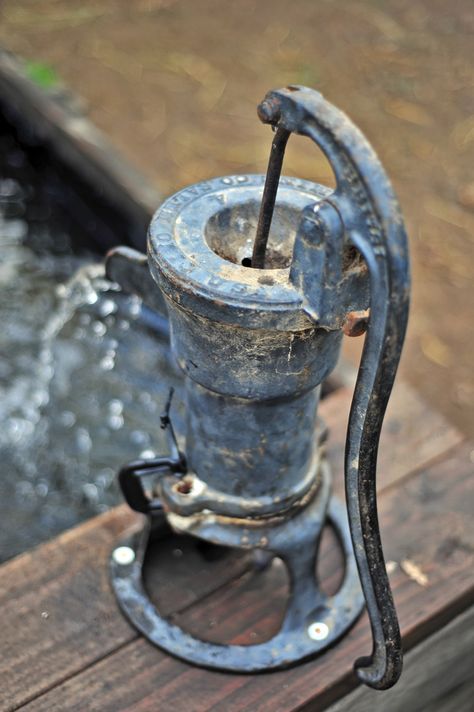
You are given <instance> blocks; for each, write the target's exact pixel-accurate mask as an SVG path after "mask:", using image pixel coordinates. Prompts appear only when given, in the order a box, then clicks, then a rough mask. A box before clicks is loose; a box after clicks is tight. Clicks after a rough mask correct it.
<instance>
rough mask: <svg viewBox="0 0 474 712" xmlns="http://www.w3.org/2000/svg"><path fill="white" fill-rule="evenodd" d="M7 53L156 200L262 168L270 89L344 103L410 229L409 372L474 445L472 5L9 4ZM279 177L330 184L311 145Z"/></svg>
mask: <svg viewBox="0 0 474 712" xmlns="http://www.w3.org/2000/svg"><path fill="white" fill-rule="evenodd" d="M0 43H1V44H2V45H3V46H5V47H6V48H7V49H11V50H13V51H14V52H17V53H18V54H20V55H22V56H23V57H25V58H26V59H29V60H31V61H35V62H41V63H46V64H47V65H50V66H51V67H52V68H54V70H55V72H56V73H57V74H58V75H59V76H60V77H61V79H62V80H64V82H65V83H66V84H67V85H69V86H70V87H71V88H72V89H73V90H74V91H75V92H77V93H78V94H79V95H81V96H82V97H84V99H85V100H86V103H87V107H88V113H89V115H90V117H91V119H92V120H93V121H94V122H95V123H96V124H97V125H98V126H99V127H100V128H101V129H102V130H104V131H105V132H106V133H107V134H108V135H109V136H110V137H111V139H112V141H113V142H114V143H115V145H116V146H117V147H118V148H119V149H120V150H121V151H122V152H123V153H124V154H125V155H126V156H128V158H129V159H130V160H131V161H132V162H134V163H135V164H136V165H137V166H138V167H139V168H140V169H141V170H142V171H143V172H144V173H145V174H147V175H148V176H149V177H150V178H151V180H152V181H153V182H154V183H155V185H157V187H158V188H159V190H160V191H161V193H162V194H163V195H166V194H169V193H171V192H173V191H175V190H176V189H178V188H180V187H182V186H184V185H185V184H188V183H190V182H195V181H198V180H202V179H205V178H209V177H212V176H215V175H222V174H226V173H234V172H235V173H239V172H263V171H264V170H265V167H266V160H267V155H268V150H269V146H270V140H271V135H270V133H269V129H268V128H267V127H264V126H262V125H261V124H260V123H259V121H258V120H257V118H256V113H255V107H256V104H257V103H258V101H260V100H261V99H262V98H263V95H264V94H265V92H266V91H267V90H268V89H270V88H276V87H280V86H283V85H285V84H287V83H297V84H307V85H309V86H312V87H315V88H317V89H318V90H319V91H321V92H322V93H323V94H324V95H325V96H326V98H327V99H329V100H330V101H331V102H333V103H334V104H336V105H337V106H339V107H340V108H342V109H343V110H344V111H345V112H346V113H347V114H349V116H350V117H351V118H352V119H353V121H354V122H355V123H356V124H357V125H358V126H359V127H360V128H361V129H362V130H363V131H364V132H365V134H366V136H367V137H368V139H369V141H370V142H371V143H372V144H373V145H374V147H375V148H376V150H377V152H378V154H379V156H380V158H381V159H382V162H383V163H384V166H385V168H386V170H387V172H388V174H389V175H390V177H391V179H392V181H393V183H394V186H395V189H396V191H397V193H398V196H399V199H400V202H401V204H402V208H403V212H404V214H405V218H406V222H407V228H408V232H409V237H410V242H411V250H412V259H413V306H412V312H411V320H410V324H409V333H408V341H407V348H406V350H405V354H404V357H403V362H402V367H401V371H402V374H403V376H404V378H405V379H407V380H408V381H409V382H411V383H412V384H413V385H414V386H415V387H416V388H417V389H418V390H420V391H421V392H422V393H423V394H424V396H425V397H426V398H427V399H428V400H429V401H430V402H431V403H432V404H433V405H434V406H436V407H437V408H438V409H440V410H441V411H443V412H444V413H445V414H447V416H448V417H449V418H450V419H451V420H452V421H454V422H455V423H457V424H458V426H460V428H461V429H462V430H464V431H465V432H467V433H470V434H471V435H472V434H474V409H473V406H472V403H473V400H474V382H473V378H472V357H473V351H474V328H473V320H474V313H473V312H474V309H473V307H474V299H473V281H474V280H473V271H474V259H473V258H474V246H473V233H474V3H473V2H472V0H451V1H450V2H446V0H422V1H415V0H392V1H391V2H376V1H375V0H373V1H367V2H357V1H355V2H352V1H350V0H292V1H290V0H272V1H270V0H268V1H267V0H260V2H258V0H227V1H226V0H221V1H220V2H219V1H218V0H134V1H131V0H90V1H88V2H82V1H79V0H41V2H38V1H37V0H30V1H25V0H3V3H2V5H1V8H0ZM284 172H286V173H287V174H291V175H299V176H302V177H305V178H309V179H313V180H316V181H320V182H326V183H331V182H332V174H331V171H330V169H329V166H328V164H327V163H326V161H325V159H324V157H323V156H321V155H320V154H319V153H318V152H317V151H316V150H315V149H313V148H312V147H310V146H309V144H308V143H307V142H305V141H304V140H303V139H293V140H292V141H290V147H289V150H288V155H287V158H286V161H285V170H284ZM354 341H356V340H352V342H351V343H350V344H349V345H348V347H347V349H346V351H347V353H348V354H349V355H350V356H352V357H353V356H355V351H356V350H357V346H354ZM357 341H360V340H357Z"/></svg>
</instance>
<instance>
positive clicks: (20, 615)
mask: <svg viewBox="0 0 474 712" xmlns="http://www.w3.org/2000/svg"><path fill="white" fill-rule="evenodd" d="M349 403H350V392H349V391H348V390H347V389H341V390H339V391H336V392H334V393H332V394H331V395H330V396H329V397H328V398H327V399H326V400H325V401H324V402H323V404H322V408H321V411H322V415H323V417H324V418H325V419H326V421H327V422H328V424H329V426H330V428H331V435H330V441H329V445H328V453H329V457H330V459H331V462H332V463H333V466H334V472H335V477H334V480H335V489H336V490H337V491H339V492H340V491H341V489H342V461H341V451H342V449H343V441H344V437H345V432H344V431H345V422H346V419H347V412H348V408H349ZM471 456H472V447H470V446H469V445H462V444H461V438H460V436H459V434H458V433H457V432H456V431H455V430H454V429H453V428H450V427H449V426H448V425H447V424H446V422H445V421H444V420H443V419H442V418H441V417H440V416H438V415H437V414H434V413H433V412H431V411H430V410H429V409H428V408H426V406H424V404H423V403H422V401H421V400H420V399H419V398H418V397H417V396H415V395H414V394H413V393H412V391H410V390H409V389H408V388H407V387H406V386H404V385H403V384H400V385H398V386H397V388H396V389H395V394H394V398H393V399H392V402H391V406H390V411H389V414H388V416H387V420H386V424H385V427H384V433H383V438H382V444H381V458H380V468H379V493H380V499H379V510H380V519H381V525H382V533H383V540H384V545H385V551H386V555H387V559H388V560H390V561H391V562H392V563H391V571H392V573H391V580H392V584H393V587H394V593H395V600H396V604H397V607H398V610H399V614H400V620H401V625H402V630H403V635H404V641H405V645H406V647H407V648H413V646H415V645H416V644H418V643H419V642H420V641H422V640H423V639H425V638H426V637H427V636H428V635H430V634H432V633H433V632H435V631H436V630H437V629H438V628H439V627H441V626H444V625H445V624H446V623H447V622H448V621H449V620H451V619H452V618H453V617H454V616H455V615H456V614H458V613H459V612H461V611H462V610H464V609H465V608H467V607H468V605H469V604H470V603H471V602H472V601H473V596H474V591H473V584H472V580H471V578H472V577H471V571H472V565H473V563H474V562H473V551H474V536H473V534H472V527H471V525H470V519H471V517H470V512H471V510H472V488H473V481H472V477H471V472H472V467H473V466H472V462H471ZM134 522H136V519H135V517H134V515H132V514H131V513H129V512H128V511H126V509H125V508H124V507H120V508H118V509H116V510H114V511H112V512H109V513H107V514H105V515H102V516H101V517H98V518H96V519H94V520H91V521H89V522H88V523H86V524H84V525H82V526H80V527H77V528H76V529H74V530H71V531H69V532H67V533H66V534H64V535H63V536H61V537H59V538H58V539H56V540H54V541H52V542H49V543H47V544H46V545H43V546H41V547H39V548H38V549H35V550H33V551H31V552H28V553H27V554H25V555H22V556H20V557H18V558H17V559H15V560H13V561H12V562H10V563H7V564H6V565H4V566H3V567H1V568H0V603H1V605H2V612H3V624H2V634H1V635H2V650H3V651H4V654H3V657H2V662H1V668H0V688H1V690H2V696H1V703H0V709H2V710H15V709H19V708H20V707H25V709H27V710H65V709H67V710H101V711H107V710H110V711H111V712H112V711H113V712H115V711H117V710H160V711H161V710H163V711H165V710H173V711H174V712H179V710H186V711H193V712H194V711H196V712H198V710H210V709H216V710H217V709H219V710H223V709H225V710H268V711H270V710H271V711H272V712H274V711H275V710H296V709H306V708H307V709H312V708H313V705H314V704H315V702H314V701H315V700H317V709H324V708H325V707H326V706H327V705H329V704H331V703H332V702H334V701H336V700H338V699H340V698H341V697H342V696H343V695H344V694H346V693H347V692H348V691H350V690H351V689H353V688H354V686H355V680H354V678H353V674H352V663H353V661H354V659H355V657H357V656H358V655H360V654H367V653H368V652H370V635H369V627H368V622H367V619H366V616H365V615H364V616H363V617H362V618H361V620H360V621H359V623H358V624H357V625H356V626H355V627H354V629H353V630H352V631H351V633H350V634H349V635H348V636H347V637H346V638H345V639H344V641H343V642H341V643H340V644H339V645H337V646H336V647H335V648H333V649H332V650H331V651H329V652H328V653H326V654H324V655H322V656H321V657H319V658H317V659H316V660H313V661H310V662H308V663H305V664H303V665H300V666H297V667H295V668H293V669H292V670H289V671H284V672H277V673H271V674H262V675H257V676H244V675H233V674H224V673H215V672H208V671H204V670H201V669H198V668H193V667H191V666H189V665H187V664H186V663H183V662H180V661H177V660H175V659H173V658H171V657H170V656H168V655H166V654H165V653H163V652H161V651H160V650H158V649H156V648H154V647H152V646H151V645H149V644H148V643H147V642H146V641H145V640H144V639H143V638H141V637H139V636H137V634H136V633H135V632H134V630H133V629H132V628H131V627H130V626H129V624H128V623H127V622H126V621H125V620H124V618H123V617H122V615H121V614H120V612H119V611H118V608H117V606H116V603H115V600H114V598H113V595H112V593H111V590H110V585H109V581H108V566H107V561H108V557H109V554H110V550H111V548H112V546H113V544H114V542H115V541H116V539H117V537H118V536H119V535H120V534H121V533H122V532H123V531H124V530H125V529H126V528H127V527H129V526H130V525H131V524H133V523H134ZM149 559H150V560H149V566H148V570H147V583H148V586H149V588H150V590H151V591H153V597H154V598H155V597H156V598H157V599H158V600H159V601H160V607H161V609H162V610H163V611H164V612H165V613H166V615H168V616H171V617H172V618H173V619H174V620H175V621H176V622H178V623H180V624H183V625H186V626H187V627H189V628H190V629H191V630H192V631H193V632H194V633H196V634H199V635H202V636H203V637H207V638H209V639H213V640H222V641H229V642H231V641H233V642H237V641H239V642H247V643H252V642H258V641H259V640H262V639H264V637H268V636H269V635H271V634H272V633H273V632H274V631H275V629H276V628H277V627H278V623H279V620H280V617H281V614H282V611H283V606H284V602H285V594H286V590H287V586H286V580H285V574H284V570H283V567H282V566H278V564H275V565H273V566H271V567H270V568H268V569H267V570H266V571H264V572H260V573H259V572H257V571H255V570H254V569H253V568H252V567H251V566H250V564H249V561H248V558H247V557H245V556H242V555H241V554H239V553H233V552H231V553H229V554H227V555H222V556H217V557H216V556H214V555H213V552H212V551H211V552H209V551H207V552H206V551H203V550H202V548H201V547H199V546H197V545H196V543H195V542H192V541H191V542H190V541H186V540H185V539H183V537H173V538H170V539H169V540H168V541H167V542H166V544H163V545H162V546H160V547H158V549H157V550H156V551H153V553H152V555H151V556H150V557H149ZM407 561H408V562H411V564H412V565H414V566H415V567H416V570H419V571H421V572H422V573H423V575H424V576H425V577H426V578H427V585H425V586H422V585H420V583H419V582H417V581H416V580H415V579H414V578H413V577H410V575H408V574H407V573H406V571H407V570H408V571H410V567H408V569H407V567H406V565H405V563H406V562H407ZM338 568H340V556H339V552H338V550H337V545H336V542H335V540H334V538H333V537H330V536H327V537H326V541H325V545H324V551H323V556H322V559H321V563H320V575H321V578H322V580H323V583H324V586H326V587H327V588H329V589H331V588H334V586H335V584H336V582H337V579H338V577H340V573H341V572H340V571H338Z"/></svg>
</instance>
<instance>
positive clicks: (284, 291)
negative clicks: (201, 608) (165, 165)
mask: <svg viewBox="0 0 474 712" xmlns="http://www.w3.org/2000/svg"><path fill="white" fill-rule="evenodd" d="M258 113H259V117H260V119H261V120H262V121H263V122H265V123H268V124H270V125H271V126H272V127H273V128H274V130H275V132H276V133H275V135H274V140H273V144H272V151H271V155H270V162H269V168H268V172H267V176H266V177H265V176H261V175H251V176H247V175H239V176H229V177H224V178H216V179H213V180H210V181H206V182H204V183H200V184H197V185H194V186H191V187H189V188H185V189H184V190H182V191H180V192H178V193H177V194H175V195H173V196H172V197H171V198H169V199H168V200H166V201H165V202H164V204H163V205H162V206H161V207H160V208H159V209H158V211H157V212H156V214H155V216H154V218H153V220H152V223H151V225H150V230H149V237H148V267H149V270H150V272H151V275H152V277H153V280H154V282H155V283H156V284H155V283H154V284H153V285H150V279H149V276H148V271H147V270H148V267H147V266H146V263H145V261H144V258H142V257H140V256H137V255H132V254H131V252H130V251H129V250H123V249H120V248H119V249H118V250H116V251H114V252H113V253H111V254H110V255H109V257H108V262H107V271H108V274H109V276H110V277H111V278H112V279H114V280H115V281H118V282H120V283H121V284H122V285H123V286H124V288H131V286H132V288H133V289H134V290H135V291H137V292H138V293H139V294H140V295H141V296H142V297H143V298H144V299H145V301H147V302H149V303H152V304H153V306H154V307H155V308H157V309H160V308H161V307H162V297H161V295H160V294H159V292H158V289H159V290H161V294H162V295H163V297H164V302H165V304H166V309H167V313H168V316H169V323H170V333H171V349H172V353H173V355H174V358H175V359H176V362H177V363H178V365H179V367H180V369H181V370H182V373H183V375H184V390H185V407H186V426H185V432H184V433H183V434H182V437H181V438H180V439H178V440H177V438H176V436H175V434H174V430H173V428H172V426H171V424H170V420H169V407H168V409H167V412H166V413H165V415H164V417H163V422H162V425H164V426H166V427H167V428H168V433H169V442H170V453H169V454H168V455H166V456H164V457H162V458H155V459H153V460H148V461H138V462H135V463H131V464H130V465H128V466H126V467H124V468H123V470H122V471H121V473H120V483H121V486H122V490H123V492H124V495H125V497H126V499H127V501H128V502H129V504H130V505H131V506H132V507H133V508H134V509H137V510H138V511H142V512H144V513H146V514H147V515H148V516H149V521H150V526H148V527H146V528H145V529H144V531H143V532H142V534H141V538H140V539H139V540H136V539H133V538H132V539H127V540H125V541H124V542H122V548H120V549H116V550H115V552H114V554H115V555H113V556H112V563H111V566H112V581H113V585H114V589H115V592H116V595H117V598H118V601H119V604H120V606H121V608H122V610H123V611H124V612H125V614H126V615H127V616H128V618H129V619H130V620H131V621H132V623H133V624H134V625H135V626H136V627H137V628H138V629H139V630H140V631H142V633H143V634H144V635H146V636H147V638H148V639H149V640H151V641H152V642H153V643H155V644H156V645H158V646H160V647H162V648H164V649H166V650H168V651H169V652H171V653H172V654H174V655H176V656H178V657H180V658H183V659H186V660H188V661H191V662H193V663H195V664H198V665H203V666H206V667H210V668H218V669H223V670H234V671H243V672H254V671H259V670H268V669H274V668H281V667H285V666H288V665H290V664H293V663H295V662H297V661H299V660H302V659H304V658H308V657H310V656H312V655H315V654H317V653H319V652H321V651H322V650H324V649H325V648H327V647H328V646H329V645H331V644H333V643H334V642H335V641H336V640H337V639H338V638H340V637H341V636H342V635H343V634H344V633H345V632H346V631H347V630H348V629H349V628H350V626H351V625H352V624H353V623H354V622H355V620H356V619H357V617H358V616H359V614H360V612H361V610H362V608H363V604H364V600H365V603H366V605H367V610H368V613H369V618H370V624H371V628H372V635H373V650H372V653H371V656H370V657H368V658H362V659H360V660H358V661H357V662H356V671H357V675H358V677H359V679H360V680H361V681H363V682H365V683H366V684H368V685H370V686H371V687H375V688H378V689H384V688H387V687H390V686H391V685H393V684H394V683H395V682H396V680H397V679H398V677H399V675H400V672H401V665H402V655H401V642H400V633H399V627H398V622H397V617H396V612H395V608H394V604H393V600H392V595H391V591H390V586H389V582H388V578H387V574H386V569H385V563H384V558H383V552H382V546H381V541H380V534H379V527H378V520H377V508H376V481H375V480H376V461H377V448H378V441H379V435H380V429H381V426H382V420H383V416H384V412H385V408H386V405H387V401H388V398H389V395H390V391H391V388H392V384H393V380H394V377H395V373H396V369H397V365H398V361H399V357H400V352H401V348H402V343H403V339H404V335H405V328H406V322H407V314H408V299H409V267H408V253H407V242H406V235H405V230H404V226H403V221H402V218H401V214H400V211H399V208H398V204H397V201H396V198H395V196H394V194H393V191H392V188H391V186H390V183H389V181H388V179H387V177H386V175H385V172H384V170H383V168H382V167H381V165H380V163H379V161H378V159H377V157H376V155H375V153H374V151H373V150H372V148H371V147H370V145H369V144H368V143H367V141H366V139H365V138H364V137H363V135H362V134H361V133H360V131H359V130H358V129H357V128H356V127H355V126H354V125H353V124H352V123H351V122H350V121H349V119H348V118H347V117H346V116H345V115H344V114H343V113H342V112H340V111H339V110H338V109H336V108H335V107H334V106H332V105H331V104H329V103H328V102H327V101H325V100H324V99H323V97H322V96H321V95H320V94H319V93H317V92H316V91H314V90H311V89H308V88H306V87H300V86H290V87H287V88H285V89H281V90H278V91H272V92H269V93H268V94H267V96H266V97H265V99H264V101H263V102H262V103H261V104H260V106H259V108H258ZM291 133H295V134H301V135H303V136H307V137H309V138H310V139H312V140H313V141H314V142H315V143H316V144H317V145H318V146H319V147H320V148H321V149H322V151H323V152H324V153H325V154H326V156H327V158H328V159H329V161H330V163H331V165H332V168H333V170H334V174H335V178H336V188H335V190H330V189H328V188H326V187H324V186H321V185H316V184H314V183H310V182H308V181H304V180H299V179H295V178H288V177H280V171H281V164H282V160H283V154H284V150H285V146H286V142H287V140H288V137H289V136H290V134H291ZM262 189H263V198H262ZM277 189H278V196H277ZM276 196H277V197H278V200H276ZM275 201H276V202H275ZM270 225H271V231H270ZM255 235H256V236H255ZM137 270H138V271H137ZM137 274H138V277H137ZM134 275H135V276H134ZM365 328H367V334H366V337H365V343H364V349H363V355H362V359H361V365H360V369H359V374H358V378H357V383H356V386H355V392H354V397H353V402H352V407H351V412H350V416H349V426H348V434H347V442H346V454H345V483H346V500H347V514H348V517H347V515H346V512H345V509H344V507H343V506H342V505H341V504H340V503H339V502H338V501H337V499H335V498H334V497H332V496H331V473H330V471H329V466H328V463H327V460H326V458H325V455H324V449H323V447H322V441H323V439H324V438H323V435H324V427H323V425H322V423H321V421H320V420H319V418H318V416H317V407H318V400H319V394H320V386H321V382H322V381H323V380H324V379H325V378H327V376H328V375H329V374H330V373H331V371H332V370H333V368H334V366H335V364H336V362H337V359H338V355H339V350H340V344H341V339H342V335H343V332H344V330H345V331H346V332H347V331H348V330H349V331H350V330H352V331H353V332H354V331H356V330H357V329H359V330H360V331H361V332H362V331H363V330H364V329H365ZM144 474H153V475H154V476H155V478H156V483H155V487H154V492H153V495H152V496H150V495H149V494H148V493H147V492H146V491H145V489H144V488H143V485H142V476H143V475H144ZM158 520H159V521H163V520H165V521H166V522H167V524H168V525H170V526H171V527H172V528H173V529H174V530H176V531H178V532H184V533H187V534H190V535H192V536H195V537H198V538H200V539H204V540H207V541H210V542H214V543H216V544H220V545H224V546H230V547H238V548H241V549H255V550H264V551H266V552H268V557H269V558H271V557H275V556H277V557H280V558H281V559H282V560H283V561H284V563H285V564H286V566H287V569H288V572H289V576H290V584H291V587H290V596H289V601H288V605H287V610H286V614H285V618H284V621H283V623H282V626H281V629H280V631H279V632H278V633H277V634H276V636H275V637H273V638H272V639H271V640H269V641H267V642H263V643H260V644H258V645H250V646H242V645H220V644H216V643H210V642H206V641H202V640H199V639H197V638H195V637H193V636H192V635H191V634H189V633H187V632H186V631H184V630H182V629H181V628H179V627H177V626H176V625H174V624H172V623H171V622H169V621H167V620H165V619H164V618H163V617H161V616H160V614H159V612H158V611H157V609H156V608H155V607H154V606H153V605H152V603H151V602H150V600H149V598H148V596H147V594H146V592H145V590H144V587H143V583H142V565H143V557H144V552H145V550H146V546H147V541H148V537H149V535H150V531H153V523H154V522H156V521H158ZM347 520H348V521H347ZM327 521H329V522H330V523H331V524H332V526H333V527H334V529H335V530H336V532H337V534H338V537H339V540H340V543H341V545H342V548H343V551H344V555H345V560H346V566H345V575H344V580H343V583H342V585H341V587H340V590H339V591H338V592H337V593H336V594H335V595H334V596H328V595H326V594H325V593H323V592H322V591H321V590H320V588H319V586H318V582H317V580H316V577H315V564H316V559H317V555H318V547H319V542H320V536H321V531H322V528H323V526H324V525H325V523H327ZM348 525H349V526H348ZM124 546H125V547H126V548H125V549H124V548H123V547H124ZM119 550H120V551H122V552H123V551H128V552H131V555H130V556H125V557H123V556H122V557H121V556H117V553H116V552H117V551H119ZM359 582H360V583H359ZM361 587H362V590H361Z"/></svg>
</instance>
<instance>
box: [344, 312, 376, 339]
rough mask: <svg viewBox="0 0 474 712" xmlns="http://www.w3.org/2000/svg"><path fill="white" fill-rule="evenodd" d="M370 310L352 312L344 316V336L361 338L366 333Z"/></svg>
mask: <svg viewBox="0 0 474 712" xmlns="http://www.w3.org/2000/svg"><path fill="white" fill-rule="evenodd" d="M369 314H370V310H369V309H365V310H364V311H353V312H349V313H348V314H346V320H345V322H344V325H343V327H342V330H343V332H344V333H345V335H346V336H362V334H365V332H366V331H367V324H368V322H369Z"/></svg>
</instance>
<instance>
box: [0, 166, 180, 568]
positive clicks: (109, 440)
mask: <svg viewBox="0 0 474 712" xmlns="http://www.w3.org/2000/svg"><path fill="white" fill-rule="evenodd" d="M27 202H28V191H27V190H26V189H25V188H24V187H23V186H22V185H21V184H20V182H18V181H17V180H15V179H14V178H11V177H6V178H1V179H0V255H1V257H0V324H1V329H0V458H1V463H2V474H1V476H0V560H4V559H6V558H8V557H11V556H13V555H15V554H17V553H19V552H21V551H24V550H25V549H27V548H29V547H31V546H33V545H34V544H37V543H39V542H40V541H43V540H45V539H47V538H49V537H51V536H53V535H55V534H57V533H59V532H60V531H62V530H64V529H66V528H69V527H71V526H73V525H74V524H76V523H78V522H80V521H82V520H84V519H85V518H87V517H90V516H92V515H94V514H97V513H100V512H103V511H104V510H106V509H107V508H108V507H110V506H112V505H114V504H116V503H117V502H119V501H121V496H120V493H119V492H118V488H117V485H116V472H117V470H118V468H119V467H120V466H121V465H122V464H124V463H125V462H127V461H129V460H132V459H134V458H137V457H147V456H150V457H152V456H154V454H155V453H156V454H162V453H164V452H166V445H165V441H164V438H163V434H162V431H161V430H160V428H159V415H160V413H161V411H162V409H163V405H164V402H165V400H166V397H167V395H168V392H169V387H170V385H174V386H175V387H177V389H178V398H175V402H174V405H173V409H174V411H175V418H177V419H178V420H179V418H180V411H181V407H180V405H179V379H178V378H177V376H176V372H175V371H174V369H173V367H172V366H171V365H170V362H169V355H168V350H167V340H166V337H165V336H163V335H160V333H159V332H158V331H157V330H156V329H155V328H154V321H153V315H151V314H150V313H149V312H148V311H147V310H146V309H145V308H143V307H142V304H141V302H140V300H139V299H138V298H136V297H134V296H128V295H125V294H123V293H121V292H120V291H118V289H117V287H116V286H115V285H113V284H111V283H109V282H108V281H107V280H106V279H105V277H104V272H103V268H102V266H101V264H100V263H97V256H95V257H94V256H92V255H87V254H78V253H77V250H76V249H75V248H74V246H73V245H72V243H71V240H70V238H69V237H68V236H67V235H65V234H63V233H62V232H60V231H58V230H57V229H54V230H52V228H51V225H49V224H48V221H46V222H44V223H40V222H38V223H34V224H30V223H29V222H28V221H27V220H26V219H25V206H26V204H27ZM93 260H95V261H96V263H95V264H94V262H93Z"/></svg>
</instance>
